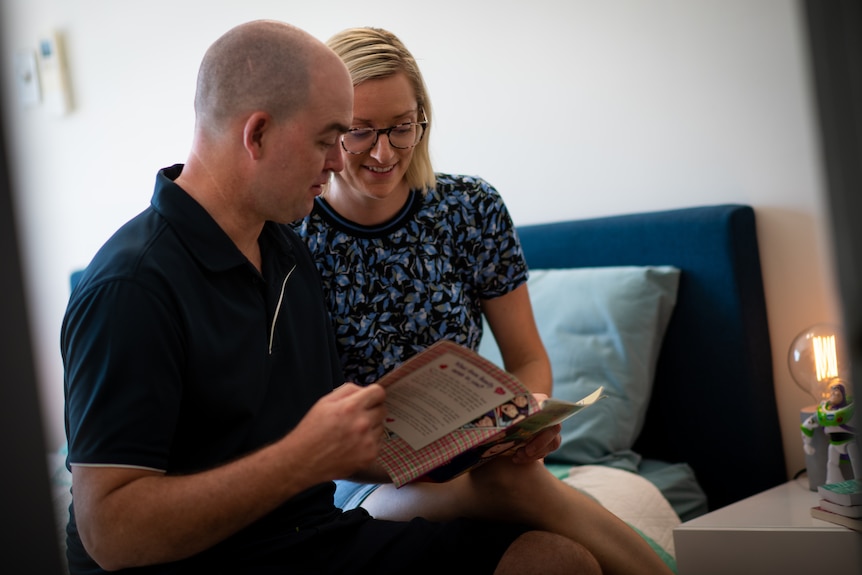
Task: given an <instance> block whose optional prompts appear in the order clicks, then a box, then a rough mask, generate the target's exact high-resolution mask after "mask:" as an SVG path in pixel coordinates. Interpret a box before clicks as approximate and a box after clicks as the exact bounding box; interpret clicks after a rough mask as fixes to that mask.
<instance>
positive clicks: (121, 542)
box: [72, 384, 385, 570]
mask: <svg viewBox="0 0 862 575" xmlns="http://www.w3.org/2000/svg"><path fill="white" fill-rule="evenodd" d="M384 397H385V392H384V390H383V388H381V387H380V386H378V385H370V386H368V387H364V388H362V387H359V386H357V385H354V384H345V385H343V386H341V387H339V388H338V389H336V390H334V391H333V392H331V393H329V394H327V395H326V396H324V397H323V398H321V399H320V400H318V401H317V403H315V405H314V406H313V407H312V408H311V410H310V411H309V412H308V413H307V414H306V415H305V417H304V418H303V419H302V420H301V421H300V422H299V425H297V426H296V428H294V429H293V431H291V432H290V433H289V434H287V435H286V436H285V437H283V438H282V439H281V440H279V441H277V442H275V443H273V444H271V445H269V446H266V447H264V448H262V449H260V450H258V451H256V452H254V453H252V454H250V455H247V456H245V457H243V458H241V459H238V460H236V461H233V462H231V463H228V464H226V465H223V466H221V467H218V468H215V469H211V470H208V471H204V472H201V473H195V474H191V475H165V474H162V473H158V472H154V471H151V470H145V469H135V468H126V467H102V466H82V465H72V478H73V479H72V482H73V489H74V505H75V514H76V518H77V523H78V528H79V530H80V533H81V539H82V541H83V542H84V546H85V547H86V549H87V552H88V553H89V554H90V556H91V557H93V559H94V560H95V561H96V562H97V563H98V564H99V565H100V566H101V567H102V568H103V569H107V570H113V569H120V568H125V567H133V566H140V565H149V564H153V563H164V562H169V561H177V560H180V559H183V558H186V557H189V556H192V555H194V554H196V553H199V552H201V551H203V550H205V549H207V548H209V547H211V546H213V545H214V544H216V543H218V542H219V541H221V540H223V539H225V538H226V537H228V536H230V535H232V534H233V533H236V532H237V531H238V530H240V529H242V528H243V527H245V526H247V525H249V524H250V523H252V522H254V521H255V520H257V519H259V518H260V517H262V516H263V515H265V514H266V513H268V512H270V511H272V510H273V509H275V508H276V507H277V506H279V505H280V504H282V503H283V502H284V501H286V500H287V499H289V498H291V497H293V496H295V495H296V494H298V493H300V492H302V491H304V490H306V489H308V488H309V487H312V486H313V485H316V484H318V483H322V482H324V481H330V480H332V479H336V478H340V477H347V476H349V475H351V474H353V473H354V472H355V471H356V470H357V469H360V468H364V467H367V466H369V465H371V464H372V463H373V461H374V459H375V458H376V456H377V451H378V448H379V442H380V437H381V435H382V433H383V417H384V414H385V408H384V406H383V400H384Z"/></svg>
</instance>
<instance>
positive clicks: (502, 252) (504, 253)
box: [474, 178, 528, 299]
mask: <svg viewBox="0 0 862 575" xmlns="http://www.w3.org/2000/svg"><path fill="white" fill-rule="evenodd" d="M475 192H476V205H475V207H476V209H477V211H478V224H479V227H480V230H481V233H480V237H479V238H478V239H479V241H481V242H482V245H481V249H478V250H476V252H475V254H476V262H475V268H474V269H475V270H476V271H475V273H476V277H475V280H476V285H477V286H478V290H479V295H480V297H482V298H485V299H488V298H494V297H498V296H501V295H505V294H507V293H509V292H510V291H512V290H514V289H515V288H517V287H518V286H520V285H521V284H522V283H524V282H526V281H527V277H528V270H527V262H526V260H525V259H524V252H523V250H522V249H521V242H520V240H519V239H518V233H517V231H516V230H515V225H514V224H513V223H512V218H511V216H510V215H509V210H508V209H507V208H506V204H505V202H503V198H502V197H501V196H500V194H499V192H497V190H496V189H495V188H494V187H493V186H491V185H490V184H489V183H488V182H486V181H484V180H482V179H479V178H477V179H476V190H475Z"/></svg>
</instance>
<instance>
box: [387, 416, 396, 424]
mask: <svg viewBox="0 0 862 575" xmlns="http://www.w3.org/2000/svg"><path fill="white" fill-rule="evenodd" d="M393 421H395V418H393V417H387V418H386V423H392V422H393Z"/></svg>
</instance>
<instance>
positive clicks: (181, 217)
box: [150, 164, 290, 272]
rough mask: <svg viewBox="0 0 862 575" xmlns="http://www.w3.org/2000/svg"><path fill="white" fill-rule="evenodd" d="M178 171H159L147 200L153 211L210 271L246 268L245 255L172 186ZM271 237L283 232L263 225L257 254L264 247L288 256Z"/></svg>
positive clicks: (178, 166) (177, 168)
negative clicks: (149, 198)
mask: <svg viewBox="0 0 862 575" xmlns="http://www.w3.org/2000/svg"><path fill="white" fill-rule="evenodd" d="M182 169H183V164H174V165H173V166H171V167H169V168H164V169H162V170H160V171H159V173H158V175H157V176H156V185H155V191H154V192H153V197H152V199H151V200H150V204H151V205H152V207H153V209H154V210H155V211H156V212H158V213H159V214H160V215H161V216H162V217H164V218H165V220H166V221H167V222H168V225H170V226H171V228H172V230H173V231H174V233H175V234H176V235H177V237H178V238H179V239H180V240H181V241H182V242H183V243H184V244H185V245H186V246H187V247H188V249H189V251H190V252H191V253H192V254H194V255H195V257H196V258H198V260H200V262H201V264H202V265H204V266H205V267H207V268H208V269H210V270H211V271H215V272H218V271H225V270H228V269H231V268H234V267H237V266H241V265H246V264H248V259H247V258H246V257H245V255H243V253H242V252H240V251H239V249H238V248H237V247H236V244H234V243H233V240H231V239H230V237H228V235H227V234H226V233H225V232H224V230H222V229H221V227H220V226H219V225H218V224H217V223H216V221H215V220H214V219H212V217H211V216H210V215H209V213H207V211H206V210H205V209H204V208H203V206H201V205H200V204H199V203H198V202H197V201H195V199H194V198H192V197H191V196H190V195H189V194H188V193H187V192H186V191H185V190H183V189H182V188H181V187H180V186H178V185H177V184H175V183H174V180H175V179H176V178H177V177H178V176H179V175H180V172H182ZM273 234H275V235H277V236H280V235H283V232H282V231H281V230H280V229H278V226H277V224H275V223H273V222H266V224H265V225H264V229H263V232H262V233H261V238H262V240H263V241H262V242H261V250H263V249H264V248H265V247H266V246H268V247H272V246H278V247H280V246H286V251H287V252H290V249H289V244H285V243H284V242H283V241H272V236H273ZM279 251H285V250H281V249H280V250H279Z"/></svg>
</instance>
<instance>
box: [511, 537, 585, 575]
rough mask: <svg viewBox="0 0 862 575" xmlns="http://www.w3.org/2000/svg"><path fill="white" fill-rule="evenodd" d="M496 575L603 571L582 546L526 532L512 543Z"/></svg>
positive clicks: (563, 539)
mask: <svg viewBox="0 0 862 575" xmlns="http://www.w3.org/2000/svg"><path fill="white" fill-rule="evenodd" d="M494 573H495V575H509V574H510V573H511V574H519V575H520V574H523V573H542V574H543V575H557V574H559V575H563V574H569V575H570V574H572V573H577V574H579V575H601V573H602V569H601V567H600V566H599V562H598V561H597V560H596V558H595V557H594V556H593V555H592V553H590V552H589V551H587V549H586V548H585V547H584V546H583V545H581V544H579V543H575V542H574V541H572V540H571V539H568V538H566V537H563V536H562V535H557V534H555V533H549V532H547V531H527V532H526V533H524V534H523V535H521V536H520V537H518V538H517V539H515V541H514V542H512V544H511V545H510V546H509V548H508V549H507V550H506V553H504V554H503V557H502V558H501V560H500V563H499V564H498V565H497V569H496V570H495V571H494Z"/></svg>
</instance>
